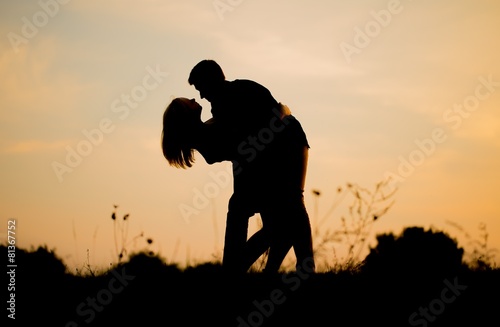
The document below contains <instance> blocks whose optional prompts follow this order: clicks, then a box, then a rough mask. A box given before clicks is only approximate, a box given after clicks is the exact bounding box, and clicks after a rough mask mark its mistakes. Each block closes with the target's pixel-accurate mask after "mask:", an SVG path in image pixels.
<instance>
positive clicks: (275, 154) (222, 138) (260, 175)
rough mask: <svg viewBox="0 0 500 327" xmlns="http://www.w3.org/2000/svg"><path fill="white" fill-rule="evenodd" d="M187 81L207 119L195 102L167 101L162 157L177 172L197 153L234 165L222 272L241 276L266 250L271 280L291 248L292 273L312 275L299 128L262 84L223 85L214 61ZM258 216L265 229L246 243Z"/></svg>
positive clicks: (239, 81)
mask: <svg viewBox="0 0 500 327" xmlns="http://www.w3.org/2000/svg"><path fill="white" fill-rule="evenodd" d="M188 82H189V84H190V85H193V86H194V87H195V88H196V90H198V92H199V93H200V96H201V98H202V99H206V100H208V101H209V102H210V104H211V107H212V108H211V113H212V117H211V118H210V119H208V120H207V121H205V122H203V121H202V120H201V110H202V107H201V106H200V105H199V104H198V103H197V102H196V101H195V100H194V99H187V98H182V97H179V98H175V99H174V100H172V101H171V103H170V104H169V105H168V106H167V108H166V110H165V112H164V115H163V130H162V142H161V143H162V151H163V155H164V156H165V158H166V159H167V161H168V163H169V164H170V165H171V166H174V167H177V168H188V167H191V166H192V165H193V163H194V153H195V151H197V152H199V153H200V154H201V155H202V156H203V158H204V159H205V161H206V162H207V163H208V164H213V163H216V162H222V161H231V162H232V167H233V194H232V196H231V198H230V200H229V204H228V211H227V217H226V231H225V237H224V251H223V259H222V265H223V267H224V268H225V269H227V271H229V272H231V273H242V272H246V271H248V269H249V268H250V267H251V265H252V264H253V263H254V262H255V261H256V260H257V259H258V258H259V257H260V256H261V255H262V254H264V253H265V252H266V251H267V250H269V252H268V256H267V262H266V265H265V268H264V272H267V273H276V272H278V270H279V269H280V267H281V264H282V262H283V260H284V259H285V257H286V255H287V254H288V252H289V251H290V249H291V248H293V250H294V252H295V257H296V269H299V268H302V267H304V268H305V269H307V270H308V271H314V270H315V262H314V255H313V246H312V233H311V225H310V221H309V216H308V213H307V210H306V207H305V204H304V194H303V193H304V183H305V176H306V169H307V160H308V150H309V144H308V141H307V138H306V135H305V133H304V131H303V129H302V126H301V124H300V123H299V121H298V120H297V119H296V118H295V117H294V116H293V115H292V114H291V112H290V110H289V109H288V107H287V106H286V105H284V104H282V103H280V102H278V101H277V100H275V99H274V97H273V96H272V94H271V92H270V91H269V90H268V89H267V88H265V87H264V86H262V85H260V84H259V83H257V82H254V81H251V80H247V79H236V80H233V81H229V80H226V77H225V75H224V72H223V70H222V68H221V67H220V66H219V64H218V63H217V62H215V61H213V60H202V61H201V62H199V63H198V64H197V65H195V66H194V67H193V69H192V70H191V72H190V75H189V79H188ZM256 213H260V216H261V218H262V228H261V229H260V230H258V231H257V232H255V233H254V234H253V235H252V236H251V237H250V238H248V239H247V237H248V220H249V219H250V217H252V216H253V215H254V214H256ZM305 266H307V267H305Z"/></svg>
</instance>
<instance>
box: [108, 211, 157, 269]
mask: <svg viewBox="0 0 500 327" xmlns="http://www.w3.org/2000/svg"><path fill="white" fill-rule="evenodd" d="M113 207H114V211H113V212H112V213H111V219H112V220H113V236H114V241H115V251H116V256H117V258H118V263H120V262H122V260H123V259H124V258H125V256H127V255H129V251H128V249H127V247H128V246H129V245H130V244H131V243H133V242H135V241H136V240H137V239H139V238H142V237H144V232H140V233H139V234H137V235H136V236H134V237H133V238H132V239H130V240H128V225H129V221H130V220H129V217H130V214H128V213H127V214H125V215H123V217H122V219H121V220H120V219H118V218H117V213H116V209H117V208H118V205H116V204H115V205H113ZM146 243H147V244H148V245H151V244H152V243H153V239H152V238H147V239H146ZM149 254H152V252H151V251H150V252H149Z"/></svg>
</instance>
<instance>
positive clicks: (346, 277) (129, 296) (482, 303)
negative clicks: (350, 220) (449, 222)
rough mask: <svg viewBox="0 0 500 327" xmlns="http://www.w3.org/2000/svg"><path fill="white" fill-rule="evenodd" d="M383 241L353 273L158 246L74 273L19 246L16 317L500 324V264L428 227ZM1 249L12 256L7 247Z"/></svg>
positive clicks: (115, 321)
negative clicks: (467, 252) (159, 250)
mask: <svg viewBox="0 0 500 327" xmlns="http://www.w3.org/2000/svg"><path fill="white" fill-rule="evenodd" d="M377 241H378V244H377V246H375V247H374V248H371V249H370V252H369V254H368V255H367V256H366V258H364V259H363V260H362V261H361V262H360V263H359V264H357V265H351V266H348V267H345V268H344V269H336V270H333V269H332V270H330V271H325V272H320V273H318V272H317V273H311V272H310V271H308V270H307V268H304V270H303V271H288V272H284V273H281V274H276V275H264V274H263V273H260V272H249V273H247V274H245V275H243V276H232V275H227V274H226V273H225V272H224V271H223V269H222V267H221V265H220V263H218V262H207V263H202V264H198V265H196V266H192V267H186V268H180V267H179V266H177V265H176V264H169V263H166V262H165V260H163V259H162V258H161V257H159V256H158V255H156V254H154V253H149V252H136V253H132V254H130V256H128V257H127V260H123V261H121V262H119V263H117V264H115V265H114V266H112V267H110V268H109V270H107V271H102V272H99V273H98V272H93V271H89V272H87V273H86V274H83V273H80V274H75V273H74V272H69V271H68V269H67V267H66V266H65V265H64V263H63V262H62V260H61V259H60V258H58V257H57V255H56V253H55V251H53V250H50V249H48V248H47V247H42V246H41V247H38V248H32V249H29V250H26V249H19V248H18V249H16V261H17V264H18V268H17V270H16V276H15V299H16V302H15V303H16V305H15V318H16V319H15V322H16V323H22V325H23V326H26V325H27V324H36V325H41V326H68V327H69V326H171V325H174V326H177V325H179V326H212V325H213V326H235V327H237V326H252V327H255V326H324V325H332V326H375V325H377V326H378V325H381V326H457V325H471V326H490V325H491V323H492V322H494V321H498V314H497V311H498V308H500V305H499V304H500V300H499V298H498V294H500V269H499V268H498V267H496V266H495V265H494V264H492V263H491V262H487V261H485V260H484V257H476V258H475V259H474V261H466V260H465V259H464V256H463V254H464V251H463V249H461V248H459V247H458V246H457V243H456V241H455V240H454V239H452V238H450V237H449V236H448V235H447V234H445V233H443V232H441V231H435V230H430V229H429V230H425V229H424V228H421V227H408V228H406V229H405V230H404V231H403V232H402V233H401V234H400V235H394V234H392V233H389V234H381V235H377ZM1 249H2V252H3V253H4V255H5V256H7V246H2V247H1ZM305 267H307V265H305ZM4 303H5V302H4ZM7 314H9V312H8V311H7V312H6V313H5V315H7ZM9 322H14V320H13V319H9Z"/></svg>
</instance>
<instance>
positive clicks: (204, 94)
mask: <svg viewBox="0 0 500 327" xmlns="http://www.w3.org/2000/svg"><path fill="white" fill-rule="evenodd" d="M194 87H195V88H196V90H198V92H200V97H201V98H202V99H207V101H209V102H212V101H213V99H214V95H215V89H214V87H213V86H212V85H211V84H208V83H197V84H195V85H194Z"/></svg>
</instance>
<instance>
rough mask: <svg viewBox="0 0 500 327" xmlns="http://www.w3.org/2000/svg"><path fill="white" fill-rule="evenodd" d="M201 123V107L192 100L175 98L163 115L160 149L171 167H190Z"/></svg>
mask: <svg viewBox="0 0 500 327" xmlns="http://www.w3.org/2000/svg"><path fill="white" fill-rule="evenodd" d="M201 124H203V122H202V121H201V106H200V105H199V104H198V103H197V102H196V101H195V100H194V99H187V98H175V99H174V100H172V102H170V104H169V105H168V106H167V108H166V109H165V112H164V113H163V130H162V133H161V147H162V151H163V156H164V157H165V159H167V161H168V163H169V164H170V165H171V166H174V167H177V168H187V167H191V166H192V165H193V163H194V146H195V144H196V136H197V132H198V130H199V127H200V125H201Z"/></svg>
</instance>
